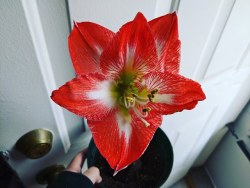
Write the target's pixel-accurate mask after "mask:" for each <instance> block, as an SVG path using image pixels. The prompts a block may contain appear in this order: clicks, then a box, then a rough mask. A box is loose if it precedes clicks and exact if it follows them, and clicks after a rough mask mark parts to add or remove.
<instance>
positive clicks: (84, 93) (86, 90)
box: [51, 73, 114, 120]
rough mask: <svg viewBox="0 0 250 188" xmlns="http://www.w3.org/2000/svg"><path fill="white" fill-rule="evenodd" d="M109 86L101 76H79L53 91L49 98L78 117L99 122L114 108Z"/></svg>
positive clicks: (95, 74)
mask: <svg viewBox="0 0 250 188" xmlns="http://www.w3.org/2000/svg"><path fill="white" fill-rule="evenodd" d="M109 85H110V82H109V81H108V80H106V77H105V76H103V75H101V74H98V73H94V74H89V75H80V76H78V77H77V78H75V79H73V80H71V81H69V82H67V83H66V84H65V85H63V86H61V87H60V88H59V89H58V90H55V91H53V92H52V96H51V98H52V99H53V100H54V101H55V102H56V103H57V104H59V105H60V106H62V107H64V108H66V109H67V110H69V111H71V112H73V113H75V114H77V115H79V116H82V117H85V118H87V119H91V120H101V119H103V118H104V117H106V116H107V115H108V114H109V113H110V112H111V111H112V110H113V107H114V101H113V100H112V97H111V95H110V93H109Z"/></svg>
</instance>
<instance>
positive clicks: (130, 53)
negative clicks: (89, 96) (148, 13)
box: [100, 13, 158, 77]
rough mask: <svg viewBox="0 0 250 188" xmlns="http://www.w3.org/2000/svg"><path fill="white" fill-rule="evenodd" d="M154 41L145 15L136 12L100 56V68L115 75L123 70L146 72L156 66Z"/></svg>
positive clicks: (105, 72) (106, 73)
mask: <svg viewBox="0 0 250 188" xmlns="http://www.w3.org/2000/svg"><path fill="white" fill-rule="evenodd" d="M156 65H157V54H156V48H155V42H154V39H153V36H152V33H151V30H150V28H149V25H148V23H147V20H146V19H145V17H144V16H143V15H142V14H141V13H138V14H137V15H136V17H135V19H134V20H133V21H132V22H129V23H127V24H125V25H124V26H123V27H122V28H121V29H120V30H119V32H118V33H117V34H116V36H115V37H114V38H113V40H112V41H111V42H110V45H109V46H108V47H107V48H106V49H105V50H104V51H103V54H102V56H101V64H100V67H101V70H102V72H103V73H104V74H105V75H110V76H112V77H117V76H118V75H120V74H121V73H122V72H123V71H130V72H134V73H136V74H137V75H138V74H146V73H148V72H151V71H152V70H155V68H158V66H156Z"/></svg>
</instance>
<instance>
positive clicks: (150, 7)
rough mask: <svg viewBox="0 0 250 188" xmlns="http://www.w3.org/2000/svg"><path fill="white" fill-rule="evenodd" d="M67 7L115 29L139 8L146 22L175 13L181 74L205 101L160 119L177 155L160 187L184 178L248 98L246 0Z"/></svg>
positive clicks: (75, 1) (73, 1)
mask: <svg viewBox="0 0 250 188" xmlns="http://www.w3.org/2000/svg"><path fill="white" fill-rule="evenodd" d="M69 7H70V15H71V19H73V20H76V21H92V22H96V23H99V24H101V25H103V26H105V27H107V28H109V29H111V30H113V31H117V30H118V29H119V27H120V26H121V25H122V24H124V23H125V22H127V21H129V20H131V19H133V17H134V16H135V14H136V13H137V12H138V11H140V12H143V13H144V15H145V16H146V17H147V19H148V20H150V19H153V18H155V17H157V16H161V15H164V14H166V13H168V12H172V11H174V10H177V11H178V16H179V33H180V39H181V41H182V48H181V52H182V54H181V55H182V57H181V74H182V75H184V76H186V77H189V78H192V79H194V80H196V81H198V82H200V83H201V85H202V87H203V89H204V91H205V93H206V96H207V99H206V100H205V101H202V102H200V103H199V104H198V106H197V107H196V108H195V109H194V110H192V111H183V112H181V113H177V114H174V115H170V116H166V117H164V122H163V125H162V128H163V130H164V131H165V132H166V133H167V135H168V136H169V137H170V140H171V142H172V144H173V146H174V155H175V156H174V167H173V171H172V173H171V175H170V178H169V179H168V181H167V182H166V183H165V184H164V186H163V187H168V186H169V185H172V184H173V183H174V182H175V181H177V180H178V179H180V178H182V177H183V176H184V175H185V174H186V173H187V171H188V170H189V169H190V167H191V166H192V165H200V164H202V163H203V162H204V161H205V160H206V158H207V156H208V155H209V151H206V154H205V155H202V156H201V157H199V154H200V153H201V151H202V150H203V148H204V147H205V146H206V144H207V142H208V141H209V140H210V138H211V137H212V136H213V135H214V134H215V133H217V132H218V131H219V130H220V129H221V128H222V127H224V126H225V125H226V124H227V123H228V122H231V121H234V120H235V118H236V117H237V116H238V114H239V113H240V111H241V110H242V108H243V107H244V105H245V104H246V103H247V101H248V100H249V98H250V84H249V83H248V82H249V81H250V59H249V58H250V46H249V45H250V44H249V42H250V35H249V33H250V23H249V21H248V18H249V17H250V2H249V1H248V0H238V1H235V0H205V1H200V0H186V1H180V0H172V1H171V0H169V1H163V0H158V1H151V0H146V1H143V3H142V2H139V1H133V0H129V1H126V2H124V1H122V0H112V1H98V0H94V1H93V0H86V1H80V0H69ZM217 139H218V138H217ZM209 147H210V148H213V147H214V145H211V146H209ZM210 150H211V149H210ZM198 157H199V158H198ZM196 160H197V161H196ZM195 161H196V163H195Z"/></svg>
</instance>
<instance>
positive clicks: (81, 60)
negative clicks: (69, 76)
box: [68, 22, 114, 74]
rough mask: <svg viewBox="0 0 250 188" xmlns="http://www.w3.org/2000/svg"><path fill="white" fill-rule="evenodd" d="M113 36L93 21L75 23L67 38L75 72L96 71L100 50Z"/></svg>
mask: <svg viewBox="0 0 250 188" xmlns="http://www.w3.org/2000/svg"><path fill="white" fill-rule="evenodd" d="M113 36H114V33H113V32H112V31H110V30H108V29H106V28H104V27H102V26H100V25H97V24H95V23H91V22H82V23H76V24H75V25H74V28H73V30H72V32H71V33H70V36H69V38H68V44H69V52H70V56H71V59H72V63H73V66H74V68H75V72H76V73H77V74H86V73H90V72H96V71H98V70H99V59H100V55H101V52H102V51H103V49H104V48H105V47H106V46H107V44H108V43H109V42H110V40H111V39H112V38H113Z"/></svg>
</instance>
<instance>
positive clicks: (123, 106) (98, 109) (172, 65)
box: [51, 13, 205, 172]
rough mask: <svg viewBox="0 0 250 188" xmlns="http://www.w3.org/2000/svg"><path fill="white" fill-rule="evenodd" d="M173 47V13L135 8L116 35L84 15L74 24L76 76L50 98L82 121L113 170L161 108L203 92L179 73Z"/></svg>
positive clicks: (135, 154)
mask: <svg viewBox="0 0 250 188" xmlns="http://www.w3.org/2000/svg"><path fill="white" fill-rule="evenodd" d="M179 49H180V41H179V39H178V26H177V16H176V14H175V13H172V14H168V15H165V16H162V17H159V18H156V19H154V20H152V21H150V22H147V20H146V19H145V17H144V16H143V15H142V14H141V13H138V14H137V15H136V17H135V18H134V20H133V21H131V22H128V23H126V24H125V25H123V26H122V27H121V29H120V30H119V31H118V32H117V33H116V34H114V33H113V32H112V31H109V30H108V29H106V28H104V27H102V26H100V25H97V24H94V23H90V22H83V23H76V24H75V25H74V29H73V31H72V32H71V34H70V36H69V50H70V55H71V58H72V62H73V65H74V68H75V71H76V73H77V77H76V78H74V79H73V80H71V81H69V82H67V83H66V84H65V85H63V86H61V87H60V88H59V89H58V90H55V91H53V93H52V96H51V97H52V99H53V100H54V101H55V102H56V103H57V104H59V105H61V106H62V107H64V108H66V109H68V110H69V111H71V112H73V113H75V114H77V115H79V116H82V117H84V118H86V119H87V120H88V125H89V127H90V130H91V132H92V134H93V139H94V141H95V144H96V145H97V147H98V149H99V150H100V152H101V154H102V155H103V156H104V157H105V158H106V159H107V161H108V163H109V164H110V166H111V167H112V168H113V169H114V170H115V172H118V171H119V170H121V169H123V168H125V167H126V166H128V165H129V164H131V163H132V162H134V161H135V160H137V159H138V158H139V157H140V156H141V155H142V154H143V153H144V151H145V149H146V148H147V146H148V145H149V143H150V141H151V139H152V137H153V135H154V133H155V131H156V129H157V128H158V127H159V126H160V125H161V123H162V115H164V114H172V113H175V112H179V111H182V110H183V109H192V108H194V107H195V106H196V104H197V103H198V101H200V100H203V99H205V95H204V93H203V91H202V89H201V87H200V85H199V84H198V83H196V82H194V81H192V80H190V79H187V78H185V77H183V76H181V75H179V74H178V71H179V61H180V52H179Z"/></svg>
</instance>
